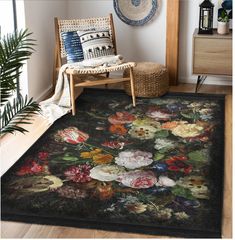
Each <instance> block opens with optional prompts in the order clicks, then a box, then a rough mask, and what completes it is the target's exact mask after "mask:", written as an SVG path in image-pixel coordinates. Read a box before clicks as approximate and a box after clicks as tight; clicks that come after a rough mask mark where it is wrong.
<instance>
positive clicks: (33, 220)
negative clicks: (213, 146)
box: [1, 88, 226, 238]
mask: <svg viewBox="0 0 235 240" xmlns="http://www.w3.org/2000/svg"><path fill="white" fill-rule="evenodd" d="M97 91H100V92H105V93H113V92H116V93H119V94H120V93H122V94H126V93H125V91H124V90H122V89H108V90H107V89H101V88H86V89H84V91H83V93H82V94H81V95H83V94H86V93H89V92H97ZM81 95H80V96H81ZM167 95H168V96H178V95H181V96H188V97H190V96H191V97H199V98H200V97H202V98H203V97H208V98H217V99H219V100H223V109H222V110H223V127H224V129H225V97H226V94H207V93H181V92H168V93H167V94H165V95H164V96H167ZM130 97H131V96H130ZM78 99H79V97H78ZM78 99H77V101H78ZM139 99H151V98H148V97H141V98H139ZM58 120H59V119H58ZM54 123H56V122H54ZM54 123H53V124H52V125H51V126H50V127H49V128H48V129H47V130H46V131H45V132H44V133H43V134H42V135H41V136H40V137H39V138H38V139H37V140H36V141H35V143H34V144H33V145H32V146H31V147H33V146H34V145H35V144H36V143H37V142H38V141H39V140H40V139H41V138H43V135H44V134H45V133H46V132H47V131H49V129H50V128H51V127H52V126H53V125H54ZM224 137H225V132H224ZM31 147H30V148H31ZM220 147H222V150H223V153H224V150H225V140H224V138H223V144H221V146H220ZM30 148H29V149H28V150H27V151H26V152H25V153H24V154H23V155H22V156H21V157H20V158H22V157H24V156H25V155H26V154H27V153H28V152H29V150H30ZM20 158H19V159H20ZM19 159H18V160H19ZM18 160H17V162H18ZM224 161H225V157H224V155H223V159H222V160H221V168H222V173H221V176H220V177H221V178H222V181H221V186H219V187H220V189H221V190H222V194H221V205H222V206H221V213H220V216H221V217H222V212H223V194H224ZM17 162H16V163H14V164H13V166H11V167H10V168H9V169H8V170H7V171H6V172H5V173H4V174H3V175H2V176H1V180H2V178H4V176H5V175H6V174H7V172H8V171H10V170H11V169H13V168H14V167H15V166H16V164H17ZM1 220H2V221H15V222H24V223H29V224H40V225H51V226H66V227H77V228H85V229H96V230H106V231H114V232H125V233H139V234H149V235H158V236H174V237H186V238H221V236H222V221H223V220H222V218H221V219H220V221H221V228H220V229H219V230H218V231H217V232H216V231H213V232H211V231H202V230H192V229H184V232H181V233H180V232H179V230H180V229H179V228H177V229H174V228H172V227H170V228H167V227H166V228H164V227H158V228H157V229H156V227H152V226H142V225H135V226H134V225H132V224H121V223H113V222H112V223H110V222H97V221H87V220H85V221H84V220H78V219H76V220H75V219H68V218H63V219H60V218H56V217H43V216H38V215H21V214H11V213H6V212H5V213H4V209H1Z"/></svg>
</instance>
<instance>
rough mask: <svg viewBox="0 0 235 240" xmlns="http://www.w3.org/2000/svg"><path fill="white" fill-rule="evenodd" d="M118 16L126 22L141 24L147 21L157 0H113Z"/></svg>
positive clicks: (155, 7)
mask: <svg viewBox="0 0 235 240" xmlns="http://www.w3.org/2000/svg"><path fill="white" fill-rule="evenodd" d="M113 4H114V9H115V12H116V14H117V15H118V17H119V18H120V19H121V20H122V21H123V22H125V23H126V24H129V25H132V26H141V25H144V24H145V23H147V22H149V21H150V20H151V19H152V17H153V16H154V15H155V13H156V11H157V9H158V7H159V6H158V0H113Z"/></svg>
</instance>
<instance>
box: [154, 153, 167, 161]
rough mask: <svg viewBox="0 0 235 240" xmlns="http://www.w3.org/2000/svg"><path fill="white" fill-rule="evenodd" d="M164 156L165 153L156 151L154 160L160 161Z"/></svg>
mask: <svg viewBox="0 0 235 240" xmlns="http://www.w3.org/2000/svg"><path fill="white" fill-rule="evenodd" d="M164 157H165V154H162V153H159V152H157V153H155V155H154V158H153V160H154V161H159V160H161V159H163V158H164Z"/></svg>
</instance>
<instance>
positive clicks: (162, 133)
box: [155, 130, 169, 138]
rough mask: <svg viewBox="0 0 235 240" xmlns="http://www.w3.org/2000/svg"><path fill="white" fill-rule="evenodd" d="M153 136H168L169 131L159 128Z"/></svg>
mask: <svg viewBox="0 0 235 240" xmlns="http://www.w3.org/2000/svg"><path fill="white" fill-rule="evenodd" d="M155 136H156V137H157V138H166V137H168V136H169V132H168V131H167V130H161V131H158V132H156V134H155Z"/></svg>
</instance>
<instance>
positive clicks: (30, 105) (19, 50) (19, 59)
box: [0, 30, 40, 137]
mask: <svg viewBox="0 0 235 240" xmlns="http://www.w3.org/2000/svg"><path fill="white" fill-rule="evenodd" d="M31 34H32V33H29V32H28V30H24V31H23V30H21V31H15V32H14V33H12V34H7V35H6V36H3V37H1V34H0V84H1V85H0V86H1V87H0V96H1V101H0V131H1V132H0V137H1V136H3V135H5V134H6V133H14V132H15V131H18V132H21V133H25V132H27V130H26V129H25V128H23V127H22V124H30V123H31V121H32V116H33V115H35V114H38V113H39V111H40V107H39V105H38V103H37V102H35V101H33V99H32V98H31V99H28V97H27V96H25V97H23V96H22V95H21V94H20V93H19V92H18V93H17V94H16V89H17V79H19V76H20V74H21V70H22V66H23V65H24V63H25V61H26V60H27V59H29V57H30V56H31V55H32V53H33V52H34V49H33V46H34V45H35V44H34V42H35V40H33V39H31V38H29V36H30V35H31ZM14 96H15V97H14Z"/></svg>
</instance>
